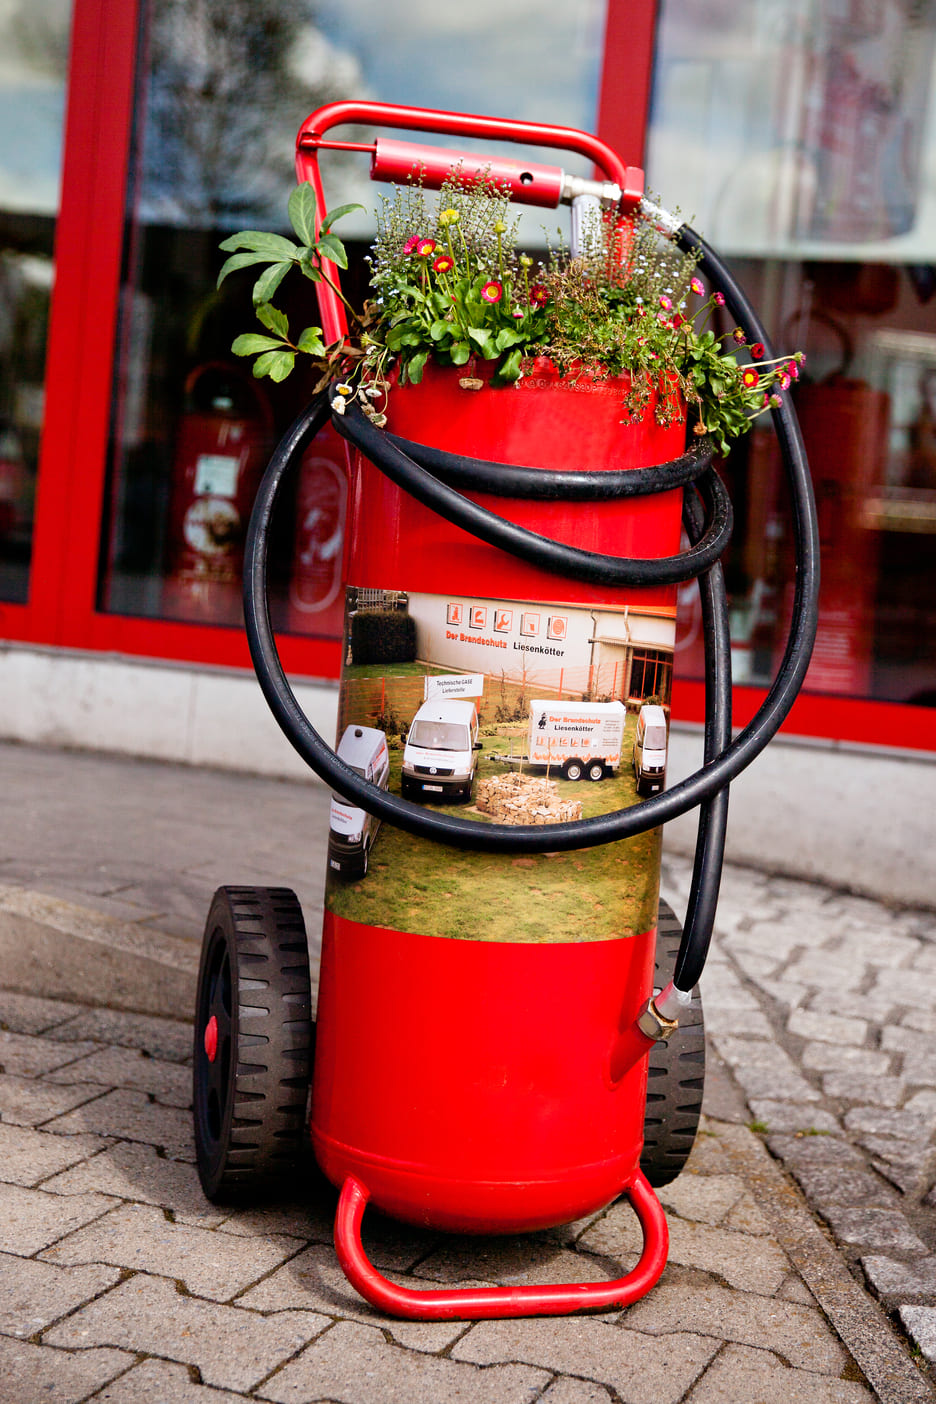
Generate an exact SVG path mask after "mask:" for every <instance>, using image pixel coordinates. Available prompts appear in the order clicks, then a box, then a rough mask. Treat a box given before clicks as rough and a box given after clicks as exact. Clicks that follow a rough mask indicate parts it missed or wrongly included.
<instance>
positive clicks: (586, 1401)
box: [540, 1375, 611, 1404]
mask: <svg viewBox="0 0 936 1404" xmlns="http://www.w3.org/2000/svg"><path fill="white" fill-rule="evenodd" d="M540 1399H541V1401H542V1404H610V1401H611V1396H610V1394H609V1393H608V1391H607V1390H606V1389H605V1388H604V1387H603V1386H602V1385H598V1384H592V1382H591V1381H590V1380H573V1379H570V1378H569V1376H568V1375H565V1376H563V1377H562V1378H560V1379H558V1380H553V1382H552V1384H551V1385H550V1386H549V1388H548V1389H547V1390H546V1392H545V1394H542V1395H540Z"/></svg>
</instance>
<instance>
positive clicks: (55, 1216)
mask: <svg viewBox="0 0 936 1404" xmlns="http://www.w3.org/2000/svg"><path fill="white" fill-rule="evenodd" d="M115 1203H116V1201H115V1200H113V1199H111V1198H109V1197H108V1196H105V1195H103V1194H76V1195H73V1196H72V1197H71V1198H70V1199H63V1197H62V1196H61V1195H60V1194H47V1193H46V1191H45V1190H35V1189H24V1188H22V1187H21V1186H19V1185H3V1184H0V1251H3V1252H6V1253H17V1254H19V1255H20V1256H21V1257H24V1258H28V1257H32V1255H33V1253H38V1252H39V1251H40V1249H42V1248H48V1247H49V1246H50V1245H51V1244H53V1243H55V1242H57V1240H58V1239H60V1238H63V1237H64V1236H65V1234H67V1233H71V1232H72V1231H73V1230H74V1229H76V1228H81V1227H82V1226H83V1225H84V1224H87V1223H90V1222H91V1220H92V1219H97V1218H99V1217H100V1215H101V1214H105V1213H106V1212H107V1210H108V1209H111V1208H112V1207H113V1206H114V1204H115Z"/></svg>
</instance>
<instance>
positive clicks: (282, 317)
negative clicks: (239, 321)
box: [256, 302, 289, 341]
mask: <svg viewBox="0 0 936 1404" xmlns="http://www.w3.org/2000/svg"><path fill="white" fill-rule="evenodd" d="M256 313H257V321H258V322H262V323H263V325H264V326H265V327H267V328H269V330H270V331H272V332H276V334H277V335H278V336H281V337H282V338H283V340H284V341H285V339H286V338H287V337H288V336H289V322H288V321H287V319H286V313H285V312H280V311H279V309H278V308H276V307H274V306H273V304H272V302H261V304H260V306H259V307H258V308H256Z"/></svg>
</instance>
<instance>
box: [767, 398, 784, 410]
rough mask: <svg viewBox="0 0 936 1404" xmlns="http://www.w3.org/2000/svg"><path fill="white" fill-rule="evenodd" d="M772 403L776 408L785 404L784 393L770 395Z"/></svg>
mask: <svg viewBox="0 0 936 1404" xmlns="http://www.w3.org/2000/svg"><path fill="white" fill-rule="evenodd" d="M770 403H771V405H772V406H773V408H774V409H779V408H780V406H781V405H782V404H783V396H782V395H771V397H770Z"/></svg>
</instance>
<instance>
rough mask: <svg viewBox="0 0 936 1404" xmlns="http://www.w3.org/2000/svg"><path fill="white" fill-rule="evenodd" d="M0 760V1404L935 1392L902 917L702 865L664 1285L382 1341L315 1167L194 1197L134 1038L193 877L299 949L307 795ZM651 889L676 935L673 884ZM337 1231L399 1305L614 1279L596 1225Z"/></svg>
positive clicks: (669, 867) (934, 1081) (919, 1058)
mask: <svg viewBox="0 0 936 1404" xmlns="http://www.w3.org/2000/svg"><path fill="white" fill-rule="evenodd" d="M0 752H3V754H2V756H0V760H2V762H3V763H4V765H5V779H6V780H7V782H8V783H7V788H6V797H7V800H8V803H7V805H6V806H5V807H4V809H3V811H2V812H0V884H2V887H0V984H6V985H8V986H15V987H16V989H15V990H14V991H12V992H11V991H8V992H7V993H4V994H3V995H2V996H0V1068H2V1072H0V1148H2V1152H0V1200H2V1201H3V1204H4V1208H5V1210H6V1212H5V1213H3V1214H0V1254H2V1258H3V1272H2V1276H0V1401H7V1400H9V1401H10V1404H13V1401H16V1402H17V1404H21V1402H22V1401H26V1404H29V1401H31V1400H33V1399H36V1400H38V1399H51V1400H54V1401H57V1402H58V1401H61V1404H67V1401H75V1404H77V1401H83V1400H88V1399H92V1398H93V1399H99V1400H110V1401H119V1402H120V1404H130V1402H131V1401H143V1400H147V1401H150V1400H158V1401H167V1404H174V1401H185V1404H213V1401H215V1400H219V1401H220V1400H234V1399H241V1398H253V1399H258V1400H271V1401H297V1404H298V1401H302V1402H303V1404H335V1401H347V1404H395V1401H398V1400H399V1401H401V1404H402V1401H411V1400H412V1401H417V1404H419V1402H420V1401H439V1404H443V1401H445V1404H447V1401H450V1400H455V1401H458V1400H464V1401H465V1402H466V1404H469V1401H470V1402H471V1404H474V1401H487V1400H490V1401H492V1404H495V1401H496V1404H500V1402H501V1401H505V1404H510V1402H511V1401H513V1400H518V1401H519V1400H530V1401H532V1400H544V1401H546V1404H599V1402H600V1404H606V1402H607V1401H618V1402H619V1404H667V1402H668V1401H673V1404H675V1401H679V1400H688V1401H693V1404H716V1401H718V1404H734V1401H738V1404H740V1401H745V1404H766V1401H768V1400H769V1401H771V1404H772V1401H773V1400H774V1398H775V1397H776V1396H777V1394H778V1392H780V1391H782V1392H783V1393H784V1394H785V1396H786V1398H787V1399H788V1400H789V1401H791V1404H798V1402H799V1401H803V1402H804V1404H826V1401H828V1402H829V1404H839V1401H843V1404H844V1402H845V1401H848V1404H851V1401H860V1400H880V1401H883V1404H912V1401H917V1400H920V1401H923V1400H930V1401H932V1400H934V1398H936V1394H934V1391H933V1389H932V1384H931V1373H930V1365H931V1364H932V1363H933V1362H934V1361H936V1254H934V1250H936V1222H934V1218H933V1213H934V1205H933V1203H932V1202H931V1201H932V1200H933V1199H934V1198H936V1195H933V1194H932V1193H931V1191H932V1185H933V1179H934V1177H936V1165H934V1164H933V1152H932V1151H931V1150H930V1140H931V1132H932V1130H933V1129H934V1122H936V1056H934V1055H933V1054H932V1053H930V1052H929V1050H928V1048H927V1044H926V1039H927V1035H928V1034H929V1033H931V1032H932V1031H933V1023H934V1017H936V1013H934V1010H936V991H934V982H933V980H932V978H931V975H932V973H933V964H934V958H936V921H934V918H933V916H932V915H931V914H929V913H926V912H923V911H916V912H914V911H904V912H896V913H895V912H893V911H890V910H889V909H887V908H885V907H883V906H881V905H879V904H877V903H874V902H869V901H856V900H855V899H853V898H850V897H848V896H846V895H843V894H841V893H836V892H833V891H831V890H829V889H826V888H823V887H821V886H818V885H816V884H811V883H795V882H791V881H788V880H782V879H778V878H772V877H770V876H768V875H766V874H761V873H758V872H754V871H753V870H748V869H741V868H737V867H734V868H730V869H729V870H728V871H727V873H726V880H725V884H724V889H723V898H722V902H721V906H720V911H719V921H718V931H717V939H716V943H715V945H714V948H713V952H712V957H711V963H710V966H709V968H708V970H707V972H706V977H705V980H704V1002H705V1016H706V1025H707V1030H708V1033H709V1071H708V1075H707V1081H706V1118H705V1121H704V1125H703V1129H702V1133H701V1134H700V1136H699V1138H698V1141H697V1144H696V1147H695V1150H694V1152H693V1155H692V1158H691V1161H690V1164H689V1166H688V1168H687V1170H686V1171H685V1172H684V1173H683V1175H681V1176H680V1178H679V1179H678V1180H677V1181H676V1182H675V1183H674V1184H673V1185H672V1186H670V1187H669V1189H667V1190H664V1191H662V1192H661V1198H662V1199H663V1201H664V1203H665V1205H666V1209H667V1216H668V1219H669V1224H670V1232H671V1238H672V1246H671V1252H670V1259H669V1265H668V1266H667V1269H666V1271H665V1273H664V1276H663V1278H662V1280H661V1282H660V1284H659V1285H658V1286H657V1287H656V1288H655V1289H654V1291H653V1292H652V1293H651V1294H650V1295H649V1296H648V1297H647V1298H645V1299H644V1300H643V1301H642V1302H640V1303H637V1304H636V1305H634V1306H633V1307H631V1308H629V1309H628V1310H626V1311H623V1312H609V1313H604V1314H602V1315H600V1316H592V1317H586V1318H561V1319H557V1320H546V1321H519V1322H502V1323H490V1322H479V1323H476V1324H474V1325H469V1324H466V1323H450V1324H448V1323H447V1324H444V1325H443V1324H434V1325H429V1324H427V1325H423V1324H416V1323H403V1322H394V1321H390V1320H389V1319H386V1318H383V1317H380V1316H378V1315H377V1314H376V1313H375V1312H373V1311H372V1310H371V1309H370V1308H369V1307H367V1306H366V1305H365V1304H364V1303H363V1302H361V1301H360V1299H359V1298H357V1297H356V1295H355V1293H354V1292H353V1291H352V1290H351V1289H350V1288H349V1287H348V1286H347V1284H346V1283H345V1282H344V1280H343V1278H342V1277H341V1274H340V1271H339V1269H338V1267H337V1263H336V1261H335V1258H334V1253H333V1250H332V1248H331V1246H330V1245H331V1217H332V1213H333V1209H334V1194H333V1193H332V1192H331V1191H330V1190H328V1189H327V1187H323V1186H322V1185H321V1183H320V1181H318V1180H317V1179H316V1177H315V1175H314V1169H313V1168H312V1167H309V1171H308V1174H307V1175H306V1176H305V1181H306V1187H305V1189H304V1190H303V1191H299V1190H298V1189H297V1193H296V1196H295V1199H294V1200H291V1201H289V1202H280V1203H277V1204H274V1205H270V1206H267V1207H263V1208H260V1207H258V1208H257V1209H255V1210H252V1211H250V1212H238V1213H234V1212H231V1211H229V1210H224V1211H221V1210H217V1209H214V1208H213V1207H212V1206H210V1205H209V1204H208V1203H207V1202H206V1201H205V1200H204V1198H203V1197H202V1195H201V1192H200V1190H199V1187H198V1182H197V1177H196V1175H195V1172H194V1169H193V1165H192V1145H191V1128H190V1115H189V1112H188V1110H187V1108H188V1104H189V1077H190V1074H189V1071H188V1067H187V1063H188V1057H189V1045H190V1039H191V1031H190V1028H189V1027H188V1025H187V1024H186V1022H185V1021H184V1020H182V1019H178V1018H166V1017H164V1016H165V1015H166V1014H167V1013H170V1012H171V1013H175V1014H180V1013H182V1012H184V1011H185V1010H186V1009H187V1007H188V1003H190V1001H191V998H192V993H193V990H194V979H193V974H192V970H193V967H194V962H195V957H196V954H197V935H198V933H199V930H200V926H201V924H202V922H203V919H204V912H205V910H206V908H207V905H208V901H209V899H210V896H211V891H212V890H213V888H214V886H215V885H217V883H219V882H225V881H228V882H231V881H233V882H238V883H239V882H244V881H247V882H257V883H261V884H267V883H270V884H274V883H280V882H286V883H289V884H291V885H293V886H295V887H296V888H297V889H298V890H299V891H300V895H301V896H302V900H303V904H304V906H305V908H306V917H307V921H308V923H309V926H310V929H311V930H313V931H314V930H315V928H316V926H317V922H318V916H317V911H316V908H317V906H320V902H321V878H320V874H321V872H322V870H323V866H324V864H323V861H322V858H323V855H322V852H321V849H322V847H323V843H322V839H323V837H324V828H325V826H324V824H322V822H321V820H322V817H323V809H324V807H325V805H326V804H327V798H326V796H325V795H324V792H323V791H322V790H321V789H320V788H319V787H314V786H308V787H307V786H302V785H295V784H289V783H285V782H277V781H269V780H255V779H244V778H241V777H236V776H229V775H224V776H221V775H217V774H212V773H211V772H202V771H188V770H185V769H184V768H181V767H168V766H160V765H158V764H156V763H153V762H133V761H120V760H116V759H115V758H112V757H111V758H101V757H90V756H66V755H62V754H59V753H55V752H42V751H34V750H31V749H29V748H18V747H7V748H4V747H0ZM181 797H184V803H183V802H182V798H181ZM663 877H664V882H663V886H664V892H665V895H667V896H668V897H669V898H671V899H672V900H673V902H674V905H675V906H676V907H677V910H679V909H680V908H681V906H682V904H683V902H684V894H685V886H686V882H687V879H688V866H687V864H686V863H685V861H684V860H681V859H674V858H670V859H666V860H665V862H664V875H663ZM42 940H45V941H46V942H47V945H46V947H45V948H44V951H43V952H40V954H39V955H38V956H35V952H32V954H31V952H30V944H31V943H33V942H39V943H40V944H41V942H42ZM33 957H35V958H33ZM69 970H72V971H82V972H84V978H85V980H86V985H85V987H84V988H83V990H82V993H81V996H80V999H78V998H77V997H76V995H75V994H72V995H71V997H70V998H69V997H68V995H67V984H68V980H67V978H66V977H65V976H64V975H63V971H64V972H68V971H69ZM89 970H90V972H91V974H90V976H89V975H88V973H87V972H88V971H89ZM10 971H18V972H19V975H18V976H17V978H15V979H12V980H11V979H10V978H5V977H8V976H9V973H10ZM154 972H156V976H160V975H165V982H164V984H160V982H159V979H158V978H157V979H155V980H154ZM95 977H96V983H95ZM56 981H57V982H58V983H57V984H56ZM173 981H174V983H173ZM63 987H64V988H63ZM154 991H155V993H154ZM50 995H54V996H56V997H54V998H50V997H49V996H50ZM115 1000H116V1002H118V1003H120V1004H121V1005H122V1006H123V1007H122V1008H108V1007H107V1006H108V1005H109V1004H112V1003H114V1002H115ZM139 1009H148V1010H150V1011H151V1012H150V1013H149V1014H141V1013H138V1012H134V1011H135V1010H139ZM826 1011H828V1012H826ZM786 1171H789V1172H790V1173H789V1174H787V1173H786ZM365 1231H366V1233H367V1235H368V1245H369V1248H370V1250H371V1252H372V1254H373V1256H374V1258H375V1260H376V1262H377V1263H378V1265H379V1266H380V1267H381V1268H383V1269H385V1270H387V1271H389V1272H390V1273H391V1275H394V1276H399V1277H400V1278H401V1279H402V1280H404V1281H412V1282H413V1283H414V1284H415V1285H417V1286H418V1285H419V1284H420V1283H422V1284H423V1285H430V1284H431V1283H433V1282H445V1283H454V1282H469V1281H471V1282H477V1281H483V1282H498V1281H499V1282H519V1281H529V1282H548V1281H563V1280H592V1279H595V1278H602V1277H608V1276H611V1275H613V1276H617V1275H619V1274H620V1272H621V1270H622V1265H623V1266H624V1267H625V1268H626V1266H628V1265H629V1264H630V1263H631V1262H633V1260H634V1256H635V1247H636V1243H637V1231H636V1225H635V1221H634V1219H633V1216H632V1214H631V1212H630V1210H629V1209H628V1208H627V1207H626V1206H625V1205H623V1204H619V1205H615V1206H612V1207H611V1208H609V1209H608V1210H606V1211H604V1213H602V1214H599V1215H596V1216H594V1217H593V1218H591V1219H589V1220H587V1221H584V1222H581V1223H578V1224H574V1225H572V1226H570V1227H568V1228H566V1229H563V1230H557V1231H554V1232H551V1233H543V1234H534V1235H527V1236H524V1237H522V1238H516V1239H508V1240H478V1239H460V1238H453V1237H446V1236H443V1235H433V1234H425V1233H417V1232H415V1231H411V1230H409V1229H406V1228H403V1227H401V1226H399V1225H395V1224H393V1223H391V1222H389V1221H385V1220H381V1219H379V1218H378V1217H376V1216H368V1219H367V1220H366V1222H365Z"/></svg>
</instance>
